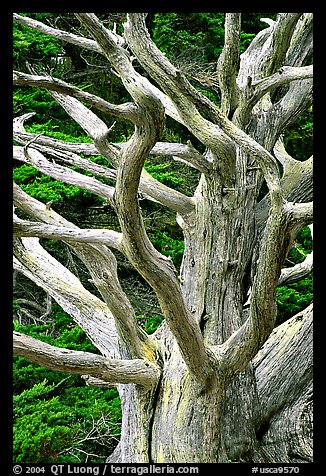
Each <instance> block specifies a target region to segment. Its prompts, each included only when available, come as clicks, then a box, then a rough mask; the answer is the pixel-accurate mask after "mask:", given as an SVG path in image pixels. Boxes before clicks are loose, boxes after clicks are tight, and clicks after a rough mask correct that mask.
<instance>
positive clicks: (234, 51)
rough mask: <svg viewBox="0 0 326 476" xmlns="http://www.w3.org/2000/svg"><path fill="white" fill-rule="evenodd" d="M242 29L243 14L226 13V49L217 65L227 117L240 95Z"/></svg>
mask: <svg viewBox="0 0 326 476" xmlns="http://www.w3.org/2000/svg"><path fill="white" fill-rule="evenodd" d="M240 29H241V14H240V13H226V14H225V39H224V47H223V50H222V53H221V55H220V57H219V59H218V63H217V71H218V81H219V87H220V89H221V95H222V99H221V110H222V112H223V113H224V114H225V115H226V116H228V115H229V113H230V110H231V111H232V112H233V110H234V108H235V107H236V104H237V101H238V95H239V91H238V85H237V83H236V75H237V72H238V65H239V56H240Z"/></svg>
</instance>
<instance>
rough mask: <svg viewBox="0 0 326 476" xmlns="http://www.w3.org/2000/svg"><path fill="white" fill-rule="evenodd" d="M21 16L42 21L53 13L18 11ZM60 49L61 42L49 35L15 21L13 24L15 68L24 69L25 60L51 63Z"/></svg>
mask: <svg viewBox="0 0 326 476" xmlns="http://www.w3.org/2000/svg"><path fill="white" fill-rule="evenodd" d="M20 15H21V16H30V17H33V18H35V19H36V20H38V21H42V22H43V21H44V20H46V19H47V18H48V17H49V16H51V15H52V16H53V15H54V14H53V13H34V14H33V13H28V14H27V13H20ZM61 50H62V43H61V42H60V41H59V40H58V39H56V38H53V37H51V36H48V35H44V34H43V33H40V32H39V31H36V30H33V29H32V28H29V27H26V26H24V25H20V24H19V23H17V22H14V24H13V61H14V67H15V68H16V69H17V68H19V69H21V70H22V69H25V68H26V66H25V62H26V59H28V61H29V62H34V61H37V62H42V63H43V64H44V65H45V64H51V63H53V59H54V58H55V57H56V56H57V55H58V54H59V53H60V51H61Z"/></svg>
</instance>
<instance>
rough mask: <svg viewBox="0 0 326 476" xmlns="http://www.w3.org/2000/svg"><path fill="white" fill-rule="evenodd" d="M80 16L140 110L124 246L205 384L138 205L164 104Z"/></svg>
mask: <svg viewBox="0 0 326 476" xmlns="http://www.w3.org/2000/svg"><path fill="white" fill-rule="evenodd" d="M77 16H78V18H79V19H80V20H81V21H82V22H83V24H84V25H85V26H86V28H88V30H89V31H90V33H91V34H92V35H93V36H94V38H96V40H97V41H98V42H99V44H100V45H101V47H102V49H103V51H105V53H106V55H107V57H108V59H109V60H110V61H111V62H112V65H113V66H114V67H115V68H116V69H117V71H118V72H119V74H120V76H121V80H122V82H123V83H124V84H125V85H126V88H127V89H128V91H129V93H130V94H131V96H132V97H133V99H134V101H135V103H136V104H137V105H138V107H139V108H140V109H141V111H142V112H141V117H142V119H143V123H142V125H141V127H138V125H136V127H135V132H134V134H133V136H132V138H131V139H130V140H129V142H128V145H127V146H125V147H124V149H123V151H122V153H121V155H120V160H119V167H118V174H117V181H116V205H117V213H118V218H119V222H120V226H121V230H122V233H123V245H124V247H125V250H126V253H127V256H128V258H129V259H130V261H131V262H132V264H133V265H134V266H135V267H136V269H137V270H138V271H139V272H140V273H141V274H142V276H143V277H144V278H145V279H146V280H147V281H148V282H149V283H150V285H151V286H152V287H153V289H154V290H155V292H156V294H157V296H158V299H159V302H160V305H161V307H162V310H163V314H164V316H165V318H166V321H167V322H168V324H169V327H170V328H171V331H172V333H173V334H174V336H175V337H176V340H177V342H178V345H179V347H180V350H181V353H182V355H183V358H184V360H185V362H186V364H187V367H188V368H189V370H190V371H191V372H192V373H193V374H194V375H195V376H196V378H197V379H198V380H199V381H201V382H202V383H203V384H204V385H206V383H207V379H208V378H209V376H210V375H211V373H212V364H211V361H210V359H211V356H210V354H208V352H207V350H206V348H205V346H204V342H203V338H202V335H201V332H200V329H199V325H198V323H197V321H195V320H194V319H192V316H191V315H190V313H189V311H188V309H187V308H186V306H185V303H184V299H183V296H182V292H181V288H180V283H179V281H178V278H177V276H176V273H175V270H174V268H173V266H171V264H170V262H169V261H168V260H167V259H166V258H165V257H164V256H163V255H161V254H160V253H158V252H157V251H156V250H155V248H154V247H153V246H152V244H151V242H150V241H149V239H148V237H147V235H146V231H145V228H144V224H143V220H142V217H141V213H140V209H139V206H138V203H137V194H138V187H139V181H140V176H141V172H142V169H143V165H144V161H145V159H146V157H147V155H148V154H149V152H150V151H151V149H152V148H153V146H154V145H155V143H156V142H157V140H158V139H159V137H160V135H161V133H162V124H163V119H164V108H163V105H162V103H161V102H160V100H159V99H158V98H157V97H156V96H154V95H153V94H152V92H151V91H150V90H148V88H147V84H146V83H144V82H143V81H142V78H141V77H140V76H139V75H138V73H136V72H135V71H134V70H133V68H132V66H131V64H130V63H129V60H128V59H127V58H126V57H125V56H123V55H122V54H121V51H120V50H119V48H118V47H117V46H116V45H115V44H114V43H113V42H112V39H111V38H110V34H109V32H107V30H105V29H104V28H103V25H101V23H100V22H99V21H98V19H97V18H96V16H95V15H93V14H85V13H79V14H78V15H77ZM131 157H132V160H130V158H131ZM171 298H172V299H171Z"/></svg>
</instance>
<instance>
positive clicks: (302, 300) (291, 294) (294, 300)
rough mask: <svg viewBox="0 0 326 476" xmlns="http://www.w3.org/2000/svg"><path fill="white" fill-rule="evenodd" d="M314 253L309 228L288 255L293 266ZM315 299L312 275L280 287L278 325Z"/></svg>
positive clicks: (299, 237)
mask: <svg viewBox="0 0 326 476" xmlns="http://www.w3.org/2000/svg"><path fill="white" fill-rule="evenodd" d="M311 251H312V238H311V233H310V229H309V227H308V226H306V227H304V228H303V229H302V230H301V232H300V233H299V235H298V236H297V239H296V244H295V246H294V247H293V248H292V249H291V251H290V252H289V255H288V261H290V264H291V265H295V264H297V263H301V262H302V261H303V260H304V259H305V257H306V255H307V254H308V253H310V252H311ZM312 299H313V276H312V274H310V275H309V276H306V277H305V278H303V279H300V280H299V281H297V282H295V283H290V284H287V285H285V286H279V287H278V288H277V292H276V302H277V322H276V323H277V324H281V323H282V322H284V321H286V320H287V319H289V318H290V317H292V316H293V315H295V314H297V313H298V312H300V311H302V310H303V309H304V308H305V307H307V306H308V305H309V304H310V303H311V301H312Z"/></svg>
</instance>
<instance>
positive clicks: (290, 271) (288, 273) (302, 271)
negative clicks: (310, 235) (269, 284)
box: [278, 252, 313, 286]
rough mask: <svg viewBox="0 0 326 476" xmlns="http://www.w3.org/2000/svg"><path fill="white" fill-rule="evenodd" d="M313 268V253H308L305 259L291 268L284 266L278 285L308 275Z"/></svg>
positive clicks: (292, 281)
mask: <svg viewBox="0 0 326 476" xmlns="http://www.w3.org/2000/svg"><path fill="white" fill-rule="evenodd" d="M312 270H313V253H312V252H311V253H309V254H307V256H306V258H305V260H304V261H302V262H301V263H298V264H296V265H294V266H291V267H289V268H283V269H282V271H281V275H280V278H279V280H278V286H281V285H282V286H283V285H284V284H289V283H294V282H296V281H298V280H299V279H302V278H304V277H306V276H308V275H309V274H310V273H311V272H312Z"/></svg>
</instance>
